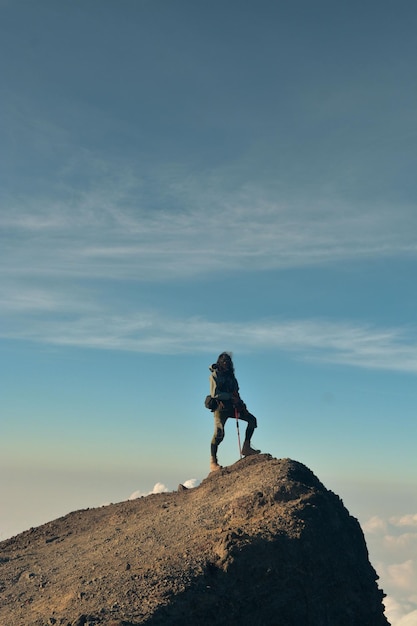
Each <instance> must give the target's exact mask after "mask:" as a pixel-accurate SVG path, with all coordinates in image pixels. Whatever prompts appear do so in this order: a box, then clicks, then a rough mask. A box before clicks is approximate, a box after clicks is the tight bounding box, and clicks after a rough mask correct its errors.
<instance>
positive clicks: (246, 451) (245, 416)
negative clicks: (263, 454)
mask: <svg viewBox="0 0 417 626" xmlns="http://www.w3.org/2000/svg"><path fill="white" fill-rule="evenodd" d="M239 419H241V420H243V421H245V422H247V424H248V425H247V427H246V432H245V441H244V442H243V446H242V454H243V456H249V455H251V454H259V453H260V450H255V448H252V447H251V445H250V440H251V439H252V435H253V433H254V430H255V428H256V427H257V426H258V424H257V421H256V417H255V416H254V415H252V413H249V411H248V410H247V409H244V410H243V411H241V412H240V415H239Z"/></svg>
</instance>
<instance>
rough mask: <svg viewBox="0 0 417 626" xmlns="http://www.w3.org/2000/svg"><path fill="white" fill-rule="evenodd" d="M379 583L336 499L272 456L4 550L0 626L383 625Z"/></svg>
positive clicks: (27, 536)
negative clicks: (145, 625)
mask: <svg viewBox="0 0 417 626" xmlns="http://www.w3.org/2000/svg"><path fill="white" fill-rule="evenodd" d="M376 579H377V575H376V573H375V571H374V569H373V568H372V566H371V564H370V563H369V559H368V553H367V549H366V545H365V541H364V537H363V533H362V530H361V528H360V526H359V523H358V522H357V520H356V519H354V518H353V517H351V516H350V515H349V513H348V511H347V510H346V508H345V507H344V506H343V503H342V501H341V500H340V499H339V498H338V496H336V495H335V494H334V493H332V492H331V491H328V490H327V489H326V488H325V487H324V486H323V485H322V484H321V483H320V481H319V480H318V478H316V476H315V475H314V474H313V473H312V472H311V471H310V470H309V469H308V468H307V467H306V466H304V465H302V464H301V463H298V462H296V461H292V460H290V459H275V458H272V457H271V456H270V455H264V454H263V455H257V456H252V457H248V458H245V459H242V460H241V461H238V462H237V463H235V464H234V465H232V466H230V467H227V468H224V469H222V470H220V471H218V472H215V473H213V474H210V475H209V476H208V477H207V478H206V479H205V480H204V481H203V482H202V483H201V484H200V485H199V486H198V487H196V488H194V489H188V490H187V489H185V488H183V487H182V486H181V485H180V486H179V488H178V491H176V492H171V493H163V494H157V495H149V496H147V497H145V498H140V499H137V500H133V501H127V502H122V503H119V504H112V505H109V506H106V507H101V508H98V509H87V510H83V511H76V512H74V513H70V514H69V515H66V516H65V517H62V518H60V519H58V520H55V521H53V522H50V523H48V524H45V525H43V526H40V527H38V528H32V529H30V530H29V531H27V532H24V533H21V534H20V535H18V536H16V537H14V538H12V539H9V540H7V541H3V542H2V543H0V624H1V626H49V625H53V624H56V625H59V626H62V625H63V626H69V625H70V626H101V625H108V626H110V625H111V626H131V625H139V624H147V625H150V626H156V625H164V626H169V625H178V626H180V625H181V626H182V625H184V626H185V625H196V626H205V625H206V624H207V625H210V626H217V625H218V626H223V625H225V626H226V625H228V626H230V625H234V624H236V625H240V626H242V625H243V626H245V625H249V624H250V625H251V626H267V625H268V626H270V625H272V626H382V625H386V624H388V622H387V620H386V618H385V617H384V614H383V604H382V598H383V593H382V591H381V590H379V589H378V586H377V583H376Z"/></svg>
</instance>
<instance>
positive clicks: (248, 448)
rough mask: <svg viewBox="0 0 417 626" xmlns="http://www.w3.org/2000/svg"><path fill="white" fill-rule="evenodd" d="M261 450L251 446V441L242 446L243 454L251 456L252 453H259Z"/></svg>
mask: <svg viewBox="0 0 417 626" xmlns="http://www.w3.org/2000/svg"><path fill="white" fill-rule="evenodd" d="M259 453H260V450H255V448H251V445H250V443H249V441H245V443H244V444H243V448H242V454H243V456H250V455H251V454H259Z"/></svg>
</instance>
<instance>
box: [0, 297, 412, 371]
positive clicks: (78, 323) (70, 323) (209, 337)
mask: <svg viewBox="0 0 417 626" xmlns="http://www.w3.org/2000/svg"><path fill="white" fill-rule="evenodd" d="M36 303H37V301H36V302H35V305H36ZM18 304H20V303H18ZM0 336H1V337H3V338H9V339H25V340H30V341H34V342H41V343H45V344H54V345H60V346H74V347H84V348H96V349H103V350H122V351H133V352H142V353H156V354H187V353H195V352H212V350H213V344H214V345H222V344H224V343H225V342H226V343H228V344H233V345H234V346H235V349H239V350H240V351H242V352H256V351H259V350H260V351H265V350H281V351H286V352H289V353H292V354H293V356H294V358H297V359H303V360H313V361H316V362H317V361H320V362H326V363H334V364H341V365H349V366H356V367H363V368H375V369H385V370H398V371H405V372H417V349H416V347H417V346H416V343H417V342H416V338H415V336H413V334H412V333H411V332H410V334H409V335H407V334H406V333H405V331H404V329H396V328H386V329H379V328H373V327H372V326H366V325H361V324H354V323H348V322H333V321H328V320H295V321H286V320H276V319H258V320H255V321H252V322H222V321H213V320H208V319H205V318H202V317H188V318H182V319H179V318H178V319H176V318H169V317H167V316H165V315H161V314H159V313H158V312H156V311H151V310H148V311H146V310H145V311H142V312H135V313H130V314H125V315H120V314H114V313H111V312H107V313H106V312H105V311H103V310H102V311H101V312H100V313H99V314H96V313H95V312H92V313H90V312H87V313H86V314H84V315H81V314H78V315H69V314H68V313H67V314H66V315H62V316H57V315H54V316H53V317H47V318H45V316H40V317H37V316H34V317H33V318H32V319H31V322H30V324H27V323H22V321H19V316H18V315H15V316H14V317H13V319H12V320H10V321H9V323H8V328H6V326H4V327H3V329H2V330H1V331H0Z"/></svg>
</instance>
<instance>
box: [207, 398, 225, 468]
mask: <svg viewBox="0 0 417 626" xmlns="http://www.w3.org/2000/svg"><path fill="white" fill-rule="evenodd" d="M222 413H223V412H222V411H219V410H217V411H214V414H213V416H214V434H213V438H212V440H211V444H210V471H211V472H215V471H216V470H219V469H220V467H221V466H220V465H219V464H218V461H217V448H218V447H219V445H220V444H221V442H222V441H223V438H224V425H225V423H226V420H227V417H226V416H225V415H224V414H222Z"/></svg>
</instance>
